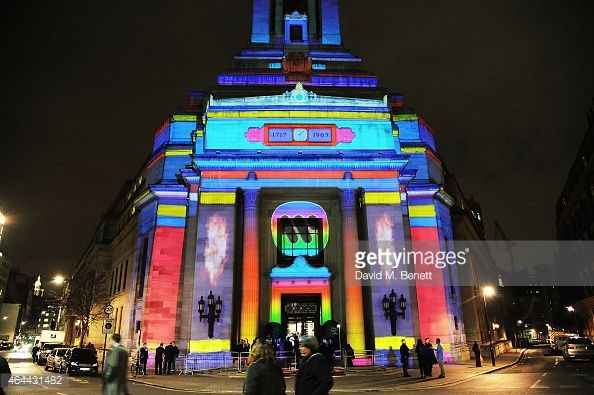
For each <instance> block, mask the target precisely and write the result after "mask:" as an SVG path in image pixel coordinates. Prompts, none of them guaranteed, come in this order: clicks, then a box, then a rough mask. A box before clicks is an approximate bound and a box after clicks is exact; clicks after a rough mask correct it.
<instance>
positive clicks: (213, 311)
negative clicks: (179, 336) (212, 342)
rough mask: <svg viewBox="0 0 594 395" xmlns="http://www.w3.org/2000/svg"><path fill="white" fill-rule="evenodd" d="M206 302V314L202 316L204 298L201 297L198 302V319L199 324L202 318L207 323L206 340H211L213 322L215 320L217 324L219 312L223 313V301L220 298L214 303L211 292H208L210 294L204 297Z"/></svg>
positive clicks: (219, 316)
mask: <svg viewBox="0 0 594 395" xmlns="http://www.w3.org/2000/svg"><path fill="white" fill-rule="evenodd" d="M206 300H207V302H208V313H206V314H204V304H205V302H204V298H203V297H202V296H201V297H200V300H199V301H198V313H199V317H200V322H202V319H203V318H206V319H207V322H208V338H209V339H212V337H213V336H214V323H215V320H217V322H219V319H220V318H221V311H223V301H222V300H221V297H220V296H219V297H217V301H216V302H215V300H214V295H213V294H212V291H210V294H209V295H208V296H207V297H206Z"/></svg>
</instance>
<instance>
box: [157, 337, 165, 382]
mask: <svg viewBox="0 0 594 395" xmlns="http://www.w3.org/2000/svg"><path fill="white" fill-rule="evenodd" d="M164 354H165V349H164V348H163V343H160V344H159V347H157V349H156V350H155V374H156V375H159V376H160V375H162V374H163V355H164Z"/></svg>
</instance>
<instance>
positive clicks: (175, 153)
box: [165, 149, 192, 156]
mask: <svg viewBox="0 0 594 395" xmlns="http://www.w3.org/2000/svg"><path fill="white" fill-rule="evenodd" d="M190 154H192V150H191V149H175V150H166V151H165V156H183V155H190Z"/></svg>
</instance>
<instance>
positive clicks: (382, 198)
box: [365, 192, 400, 204]
mask: <svg viewBox="0 0 594 395" xmlns="http://www.w3.org/2000/svg"><path fill="white" fill-rule="evenodd" d="M365 204H400V192H365Z"/></svg>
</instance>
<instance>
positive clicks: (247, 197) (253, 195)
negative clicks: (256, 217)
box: [243, 189, 260, 209]
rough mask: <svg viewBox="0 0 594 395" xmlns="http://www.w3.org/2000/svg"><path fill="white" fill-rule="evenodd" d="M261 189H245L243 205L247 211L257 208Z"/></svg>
mask: <svg viewBox="0 0 594 395" xmlns="http://www.w3.org/2000/svg"><path fill="white" fill-rule="evenodd" d="M259 193H260V190H259V189H244V190H243V205H244V207H245V208H246V209H248V208H251V209H254V208H256V202H257V200H258V194H259Z"/></svg>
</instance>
